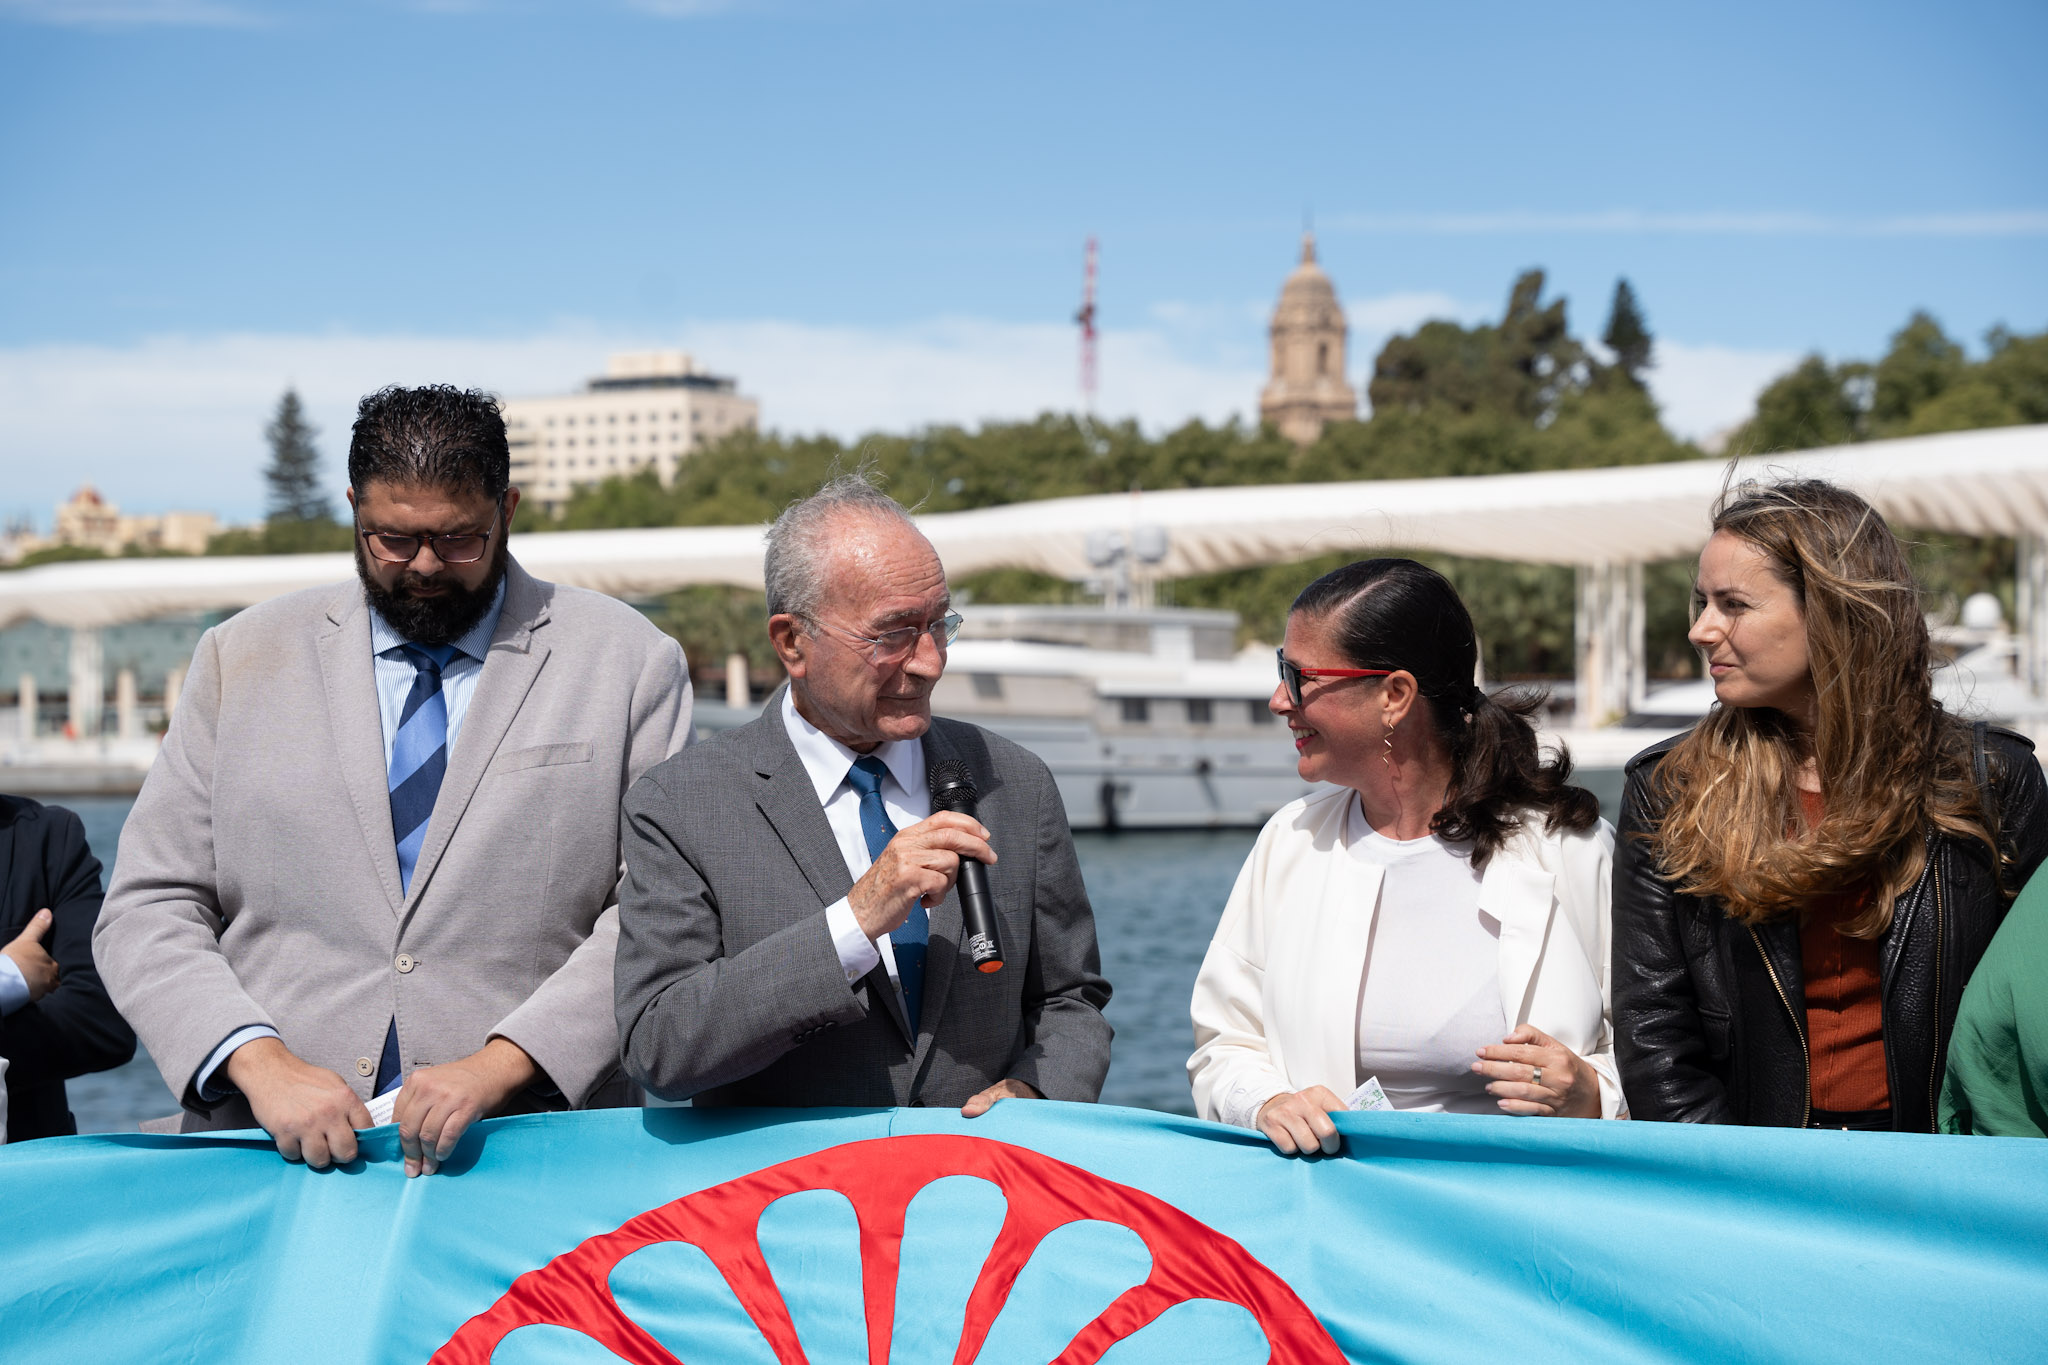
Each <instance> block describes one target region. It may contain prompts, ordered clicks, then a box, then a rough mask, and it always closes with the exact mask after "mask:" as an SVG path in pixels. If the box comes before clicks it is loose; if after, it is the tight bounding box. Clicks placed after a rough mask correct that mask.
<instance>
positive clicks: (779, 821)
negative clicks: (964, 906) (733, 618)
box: [746, 684, 930, 1047]
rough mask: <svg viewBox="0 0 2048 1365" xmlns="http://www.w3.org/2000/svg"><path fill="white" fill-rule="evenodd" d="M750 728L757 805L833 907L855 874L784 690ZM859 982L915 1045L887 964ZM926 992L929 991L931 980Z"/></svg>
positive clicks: (821, 896) (850, 886)
mask: <svg viewBox="0 0 2048 1365" xmlns="http://www.w3.org/2000/svg"><path fill="white" fill-rule="evenodd" d="M785 686H786V684H785ZM746 728H747V730H748V731H751V732H752V739H753V749H754V775H755V777H756V778H757V779H758V781H757V782H756V784H755V788H754V804H755V805H756V806H757V807H759V809H760V811H761V815H762V817H763V818H764V819H766V820H767V821H768V824H769V826H770V827H771V828H773V829H774V831H775V835H776V837H777V838H779V839H781V840H782V846H783V848H784V849H786V850H787V851H788V853H789V856H790V858H791V859H792V860H793V861H794V862H795V863H796V865H797V870H798V871H800V872H802V873H803V874H804V880H805V881H807V882H809V883H810V884H811V890H812V891H813V892H815V893H816V894H817V897H818V904H820V905H821V906H822V905H830V904H832V903H833V902H834V901H836V900H838V899H840V898H841V897H843V896H844V895H846V893H847V892H848V891H851V890H852V889H853V874H852V873H850V872H848V871H847V870H846V855H845V854H844V853H842V852H840V851H839V840H838V838H837V837H836V836H834V835H833V833H832V822H831V821H830V820H827V819H826V818H825V808H824V807H823V806H821V805H819V804H818V789H817V788H816V787H814V786H812V785H811V775H810V773H809V772H808V771H807V770H806V769H805V768H804V763H803V760H802V759H801V758H798V757H797V753H796V746H795V745H793V744H791V743H790V742H789V731H788V730H786V729H784V728H783V724H782V689H781V688H778V689H776V691H775V692H774V693H773V694H771V695H770V696H769V698H768V700H767V701H766V702H764V703H763V704H762V706H761V716H760V719H758V720H755V721H752V722H750V723H749V724H748V725H747V727H746ZM927 975H929V974H927ZM861 983H862V984H863V985H864V986H865V987H866V988H867V992H868V1000H869V1002H870V1005H871V1006H872V1004H873V1002H874V1001H877V1000H879V1001H881V1002H882V1006H883V1009H884V1010H885V1012H886V1013H887V1014H888V1016H889V1017H890V1018H891V1019H893V1020H895V1021H896V1028H897V1031H898V1032H900V1033H901V1034H902V1035H903V1041H904V1045H905V1046H906V1047H908V1046H911V1045H913V1044H915V1042H916V1039H914V1038H912V1037H911V1034H910V1019H909V1016H908V1015H907V1014H906V1013H905V1012H904V1008H903V1000H902V997H901V996H900V995H899V994H898V993H897V990H896V984H895V983H894V982H893V981H891V980H890V979H889V971H888V968H887V967H886V966H883V965H881V964H879V963H878V964H876V966H875V968H874V970H873V971H870V972H869V973H868V974H867V975H866V976H864V977H862V978H861ZM926 990H927V992H929V990H930V985H929V981H927V985H926Z"/></svg>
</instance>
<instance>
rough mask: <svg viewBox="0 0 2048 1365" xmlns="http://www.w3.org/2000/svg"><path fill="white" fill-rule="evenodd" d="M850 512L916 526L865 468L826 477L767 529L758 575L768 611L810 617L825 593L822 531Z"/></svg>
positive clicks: (825, 546) (786, 509) (900, 505)
mask: <svg viewBox="0 0 2048 1365" xmlns="http://www.w3.org/2000/svg"><path fill="white" fill-rule="evenodd" d="M849 514H857V515H860V516H865V517H874V518H886V519H889V520H894V521H898V522H901V523H902V524H903V525H905V526H909V527H911V528H912V529H915V528H916V525H917V523H916V522H914V521H912V520H911V517H910V513H909V512H907V511H905V510H904V508H903V504H902V503H900V502H898V501H896V499H894V498H892V497H890V496H889V495H888V494H887V493H884V492H883V491H882V490H881V488H879V487H878V486H877V485H876V483H875V481H874V478H873V476H872V475H871V473H870V471H869V470H867V469H866V468H861V469H856V470H854V471H853V472H852V473H850V474H838V475H835V476H833V477H832V478H831V479H828V480H827V481H826V482H825V485H824V486H823V487H822V488H820V489H819V490H818V491H817V492H815V493H813V494H811V495H810V496H809V497H807V498H798V499H797V500H796V501H795V502H793V503H791V504H790V505H789V506H787V507H785V508H783V509H782V515H781V516H779V517H777V518H776V519H775V524H774V525H772V526H770V527H769V528H768V555H767V558H766V560H765V562H764V563H763V564H762V577H763V578H764V579H765V580H766V583H767V588H768V614H769V615H770V616H777V615H780V614H782V613H784V612H787V613H788V614H790V615H791V616H801V617H803V618H805V619H806V620H809V619H811V618H812V615H813V613H814V612H815V611H816V609H817V606H818V599H819V598H820V597H822V596H823V595H824V592H825V566H824V559H825V551H826V550H827V549H829V548H830V546H829V542H828V541H827V540H826V537H825V534H824V533H825V531H826V530H827V529H828V528H829V527H830V526H831V524H832V523H833V522H835V521H837V520H838V519H839V518H840V517H841V516H845V515H849Z"/></svg>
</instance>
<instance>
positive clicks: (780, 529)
mask: <svg viewBox="0 0 2048 1365" xmlns="http://www.w3.org/2000/svg"><path fill="white" fill-rule="evenodd" d="M765 577H766V581H767V588H768V612H769V617H768V636H769V639H770V640H771V641H772V642H773V643H774V645H775V652H776V654H777V655H778V656H779V657H780V658H781V660H782V664H783V667H784V668H785V669H786V670H787V671H788V673H789V683H788V686H787V687H785V688H783V689H781V690H779V691H778V692H777V693H776V694H775V695H774V696H772V697H770V698H769V699H768V702H767V704H766V706H765V707H764V708H763V711H762V714H761V717H760V718H759V719H758V720H756V721H754V722H752V723H751V724H749V725H746V726H743V727H742V728H740V729H738V730H733V731H729V732H728V733H726V734H724V735H720V736H719V737H717V738H716V739H714V740H712V741H711V742H709V743H707V744H701V745H697V746H694V747H692V748H690V749H686V750H684V751H683V752H682V753H680V754H677V755H676V756H675V757H674V758H672V759H669V760H668V761H666V762H664V763H661V764H658V765H657V766H656V767H655V768H654V770H653V771H652V772H650V773H648V774H647V776H646V777H644V778H642V779H641V780H640V782H639V784H638V785H636V786H635V787H634V788H633V790H632V791H631V793H630V794H629V795H628V796H627V798H626V835H625V845H626V879H625V883H624V885H623V887H622V888H621V890H620V897H619V956H618V965H617V969H616V980H617V995H618V1020H619V1031H620V1034H621V1038H622V1041H623V1046H624V1055H625V1062H626V1069H627V1071H628V1072H629V1073H630V1074H631V1075H632V1076H633V1077H634V1079H636V1080H637V1081H639V1082H640V1084H641V1085H643V1086H645V1087H646V1088H647V1089H649V1090H650V1091H652V1092H654V1093H655V1094H657V1095H660V1096H662V1097H663V1098H666V1099H678V1100H679V1099H685V1098H689V1099H692V1100H694V1102H695V1103H696V1104H697V1105H698V1106H699V1107H704V1106H712V1105H857V1106H864V1107H865V1106H893V1105H958V1106H961V1112H962V1113H963V1114H965V1115H966V1116H967V1117H969V1118H973V1117H975V1116H976V1115H979V1114H981V1113H984V1112H986V1111H987V1110H988V1108H989V1107H990V1106H991V1105H993V1104H995V1103H996V1102H997V1101H999V1100H1003V1099H1010V1098H1049V1099H1060V1100H1083V1101H1093V1100H1094V1099H1095V1098H1096V1097H1097V1096H1098V1095H1099V1094H1100V1093H1101V1090H1102V1081H1103V1077H1104V1076H1105V1075H1106V1074H1107V1072H1108V1069H1109V1039H1110V1028H1109V1024H1108V1023H1107V1022H1106V1021H1105V1020H1104V1019H1103V1017H1102V1007H1103V1005H1104V1004H1106V1003H1107V1002H1108V1000H1109V983H1108V982H1106V981H1104V980H1103V978H1102V973H1101V962H1100V958H1099V955H1098V953H1097V951H1096V943H1095V920H1094V916H1093V914H1092V912H1091V911H1090V909H1089V906H1088V896H1087V892H1086V890H1085V889H1084V888H1083V887H1082V885H1081V873H1080V868H1079V866H1078V864H1077V863H1076V861H1075V858H1074V847H1073V840H1072V837H1071V835H1070V834H1069V832H1068V829H1067V820H1066V808H1065V806H1064V805H1063V804H1062V803H1061V801H1060V795H1059V792H1058V790H1057V789H1056V788H1055V787H1054V785H1053V779H1052V775H1051V773H1050V772H1048V771H1047V769H1046V766H1045V764H1044V763H1042V762H1040V761H1039V759H1038V758H1037V757H1036V756H1034V755H1032V754H1030V753H1028V752H1027V751H1025V750H1023V749H1021V748H1019V747H1017V746H1016V745H1014V744H1011V743H1010V742H1008V741H1007V740H1004V739H1002V738H1000V737H998V736H996V735H992V734H990V733H988V732H987V731H985V730H982V729H980V728H979V727H977V726H973V725H968V724H966V723H964V722H961V721H955V720H947V719H945V718H943V717H934V716H933V715H932V713H931V691H932V686H933V684H934V683H936V682H937V681H938V679H939V676H940V674H942V673H943V672H944V671H945V667H946V646H947V645H948V644H950V643H951V642H952V639H953V636H954V634H955V633H956V632H957V631H958V630H959V628H960V618H959V616H957V615H956V614H954V612H953V610H952V597H951V593H950V592H949V590H948V588H947V586H946V575H945V570H944V569H943V568H942V567H941V566H940V564H939V557H938V555H937V554H936V553H934V551H933V550H932V547H931V544H930V542H929V541H927V540H926V539H925V538H924V536H923V535H921V534H920V533H919V532H918V530H917V527H916V526H915V525H914V524H913V523H912V521H911V519H910V516H909V514H908V513H906V512H905V511H904V510H903V508H902V507H900V506H899V505H897V503H896V502H895V501H893V500H892V499H890V498H889V497H888V496H887V495H885V494H883V493H882V492H880V491H879V490H878V489H876V488H875V487H874V486H873V485H872V484H871V483H869V482H868V481H867V480H866V479H865V478H864V477H862V476H861V475H858V474H854V475H847V476H844V477H841V478H839V479H835V480H834V481H832V482H831V483H828V484H827V485H826V486H825V487H824V488H823V489H821V490H819V492H817V493H816V494H814V495H813V496H811V497H809V498H807V499H804V500H803V501H801V502H798V503H796V504H794V505H792V506H791V507H790V508H789V509H788V510H786V511H785V512H784V513H783V514H782V516H781V517H780V518H778V519H777V521H776V522H775V525H774V526H773V527H771V528H770V530H769V532H768V553H767V559H766V563H765ZM956 765H957V766H956ZM949 771H950V772H953V773H960V772H964V773H965V775H966V776H967V777H968V779H969V780H970V781H971V782H972V784H973V786H974V787H975V788H976V789H977V790H978V793H979V798H980V799H979V805H978V807H977V809H976V813H975V815H973V816H970V815H967V814H962V813H959V812H956V811H951V810H939V811H937V812H934V810H933V804H934V803H933V800H932V796H931V786H930V781H931V775H932V774H934V773H947V772H949ZM964 858H971V859H974V860H976V861H978V862H980V863H982V864H984V865H985V866H986V868H987V872H988V884H989V899H990V901H991V902H992V903H993V906H994V910H995V914H996V918H997V922H998V926H999V929H1000V935H999V936H1000V938H1001V940H1002V945H1003V947H1004V949H1005V952H1004V955H1003V956H1004V962H1005V965H1003V966H1002V967H1001V968H1000V970H996V971H993V972H991V971H988V970H986V968H983V969H982V970H977V969H976V964H975V963H974V962H972V961H970V960H969V956H968V951H967V949H966V948H965V947H964V946H963V945H964V944H965V942H966V939H967V935H966V934H965V933H964V931H963V916H962V912H961V907H960V900H959V896H958V894H957V893H956V891H955V889H954V884H955V881H956V880H957V879H958V877H959V874H960V868H961V860H962V859H964Z"/></svg>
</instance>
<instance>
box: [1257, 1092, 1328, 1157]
mask: <svg viewBox="0 0 2048 1365" xmlns="http://www.w3.org/2000/svg"><path fill="white" fill-rule="evenodd" d="M1343 1112H1344V1101H1342V1100H1340V1099H1338V1098H1337V1097H1336V1096H1335V1095H1334V1094H1332V1093H1331V1092H1330V1090H1329V1087H1327V1086H1321V1085H1312V1086H1310V1087H1309V1088H1308V1089H1306V1090H1302V1091H1296V1092H1294V1093H1291V1094H1286V1095H1275V1096H1274V1097H1273V1098H1272V1099H1270V1100H1267V1101H1266V1102H1265V1104H1264V1105H1262V1106H1260V1108H1259V1131H1260V1132H1262V1133H1264V1134H1265V1135H1266V1136H1267V1138H1269V1139H1270V1140H1271V1141H1272V1143H1273V1146H1274V1147H1275V1148H1277V1149H1278V1150H1279V1151H1280V1152H1281V1154H1282V1155H1285V1156H1294V1155H1296V1154H1297V1153H1299V1154H1300V1155H1302V1156H1306V1155H1308V1154H1309V1153H1310V1152H1321V1153H1322V1154H1323V1155H1325V1156H1332V1155H1335V1154H1336V1152H1337V1151H1339V1150H1340V1149H1341V1148H1342V1147H1343V1145H1344V1139H1343V1138H1342V1137H1340V1136H1338V1134H1337V1125H1336V1124H1334V1123H1332V1122H1330V1115H1332V1114H1341V1113H1343Z"/></svg>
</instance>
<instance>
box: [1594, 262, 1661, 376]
mask: <svg viewBox="0 0 2048 1365" xmlns="http://www.w3.org/2000/svg"><path fill="white" fill-rule="evenodd" d="M1600 340H1601V341H1603V342H1605V343H1606V345H1607V349H1608V350H1610V351H1612V352H1614V365H1615V368H1616V369H1618V370H1620V371H1621V372H1622V373H1623V374H1625V375H1627V376H1628V377H1629V378H1630V379H1631V380H1632V381H1634V382H1635V383H1637V384H1640V383H1642V382H1643V371H1644V370H1647V369H1649V368H1650V352H1651V350H1652V348H1653V347H1654V346H1655V344H1656V343H1655V340H1654V338H1652V337H1651V336H1650V328H1649V324H1647V323H1645V322H1644V321H1643V311H1642V309H1640V308H1638V307H1637V306H1636V291H1635V290H1634V289H1631V288H1630V287H1629V283H1628V281H1627V280H1625V279H1623V280H1616V281H1615V283H1614V307H1613V309H1612V310H1610V311H1609V313H1608V314H1607V331H1606V333H1605V334H1604V335H1603V336H1602V337H1601V338H1600Z"/></svg>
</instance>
